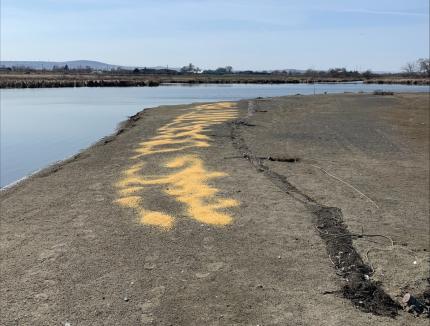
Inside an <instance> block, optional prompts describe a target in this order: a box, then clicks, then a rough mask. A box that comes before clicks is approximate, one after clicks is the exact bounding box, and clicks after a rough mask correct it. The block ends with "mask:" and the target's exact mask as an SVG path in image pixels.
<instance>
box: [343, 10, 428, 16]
mask: <svg viewBox="0 0 430 326" xmlns="http://www.w3.org/2000/svg"><path fill="white" fill-rule="evenodd" d="M337 12H345V13H357V14H369V15H383V16H387V15H388V16H414V17H429V14H428V13H421V12H407V11H385V10H367V9H342V10H337Z"/></svg>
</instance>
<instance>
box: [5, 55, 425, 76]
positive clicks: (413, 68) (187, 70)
mask: <svg viewBox="0 0 430 326" xmlns="http://www.w3.org/2000/svg"><path fill="white" fill-rule="evenodd" d="M0 71H16V72H24V73H31V72H40V71H53V72H59V73H65V74H67V73H114V74H121V75H130V74H134V75H190V74H204V75H260V76H261V75H279V76H291V77H306V78H307V79H317V78H345V79H371V78H375V77H381V76H405V77H427V78H429V77H430V60H429V59H424V58H421V59H418V60H416V61H413V62H408V63H406V64H405V65H404V66H403V67H402V72H401V73H374V72H372V71H371V70H366V71H361V72H360V71H357V70H347V69H346V68H330V69H328V70H315V69H307V70H304V71H303V70H295V69H286V70H272V71H265V70H263V71H254V70H234V69H233V67H232V66H225V67H219V68H216V69H206V70H202V69H200V68H199V67H197V66H195V65H194V64H192V63H190V64H188V65H186V66H183V67H182V68H180V69H169V68H168V67H166V68H161V69H158V68H157V69H156V68H146V67H145V68H134V69H127V68H123V67H115V68H112V69H110V70H108V69H93V68H91V67H90V66H86V67H78V68H75V67H73V68H70V67H69V66H68V65H64V66H53V67H52V68H51V69H48V68H42V69H34V68H31V67H23V66H14V67H1V66H0Z"/></svg>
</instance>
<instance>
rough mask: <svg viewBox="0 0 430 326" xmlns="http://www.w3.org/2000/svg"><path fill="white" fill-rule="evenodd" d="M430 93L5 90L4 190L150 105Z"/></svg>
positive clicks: (355, 88) (271, 88) (344, 88)
mask: <svg viewBox="0 0 430 326" xmlns="http://www.w3.org/2000/svg"><path fill="white" fill-rule="evenodd" d="M375 89H384V90H390V91H394V92H428V91H429V87H428V86H406V85H370V84H369V85H367V84H360V83H357V84H351V83H349V84H317V85H315V86H314V85H307V84H282V85H252V84H247V85H243V84H240V85H198V86H185V85H166V86H160V87H129V88H49V89H7V90H1V91H0V95H1V97H0V103H1V106H0V108H1V111H0V115H1V119H0V136H1V141H0V144H1V147H0V154H1V157H0V186H1V187H4V186H6V185H8V184H11V183H13V182H15V181H17V180H19V179H21V178H23V177H25V176H27V175H29V174H31V173H32V172H34V171H37V170H39V169H41V168H43V167H45V166H47V165H49V164H51V163H54V162H56V161H59V160H62V159H65V158H67V157H69V156H71V155H73V154H75V153H77V152H79V151H80V150H81V149H83V148H86V147H88V146H89V145H91V144H92V143H94V142H96V141H97V140H98V139H100V138H102V137H103V136H106V135H108V134H110V133H112V132H113V131H114V130H115V128H116V126H117V124H118V123H119V122H121V121H123V120H125V119H126V118H127V117H128V116H130V115H133V114H135V113H136V112H138V111H140V110H142V109H144V108H149V107H154V106H159V105H167V104H184V103H191V102H210V101H223V100H239V99H245V98H255V97H258V96H262V97H267V96H282V95H292V94H297V93H300V94H313V93H314V91H315V93H317V94H318V93H324V92H327V93H342V92H359V91H363V92H372V91H374V90H375Z"/></svg>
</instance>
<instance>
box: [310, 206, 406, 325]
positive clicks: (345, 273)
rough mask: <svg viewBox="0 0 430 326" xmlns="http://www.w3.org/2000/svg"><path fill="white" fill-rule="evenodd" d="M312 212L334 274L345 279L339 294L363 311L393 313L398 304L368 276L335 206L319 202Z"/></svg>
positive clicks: (394, 314)
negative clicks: (326, 205)
mask: <svg viewBox="0 0 430 326" xmlns="http://www.w3.org/2000/svg"><path fill="white" fill-rule="evenodd" d="M315 215H316V217H317V220H316V227H317V229H318V231H319V233H320V236H321V238H322V239H323V240H324V242H325V244H326V248H327V252H328V254H329V256H330V259H331V261H332V263H333V264H334V266H335V267H336V270H337V274H338V275H340V276H341V277H343V278H344V279H345V282H346V283H345V285H344V286H343V289H342V290H343V296H344V297H345V298H347V299H350V300H351V301H352V302H353V303H354V305H355V306H356V307H358V308H359V309H361V310H363V311H365V312H371V313H373V314H375V315H381V316H388V317H395V316H396V315H397V312H398V310H399V309H401V307H400V305H399V304H398V303H396V302H395V301H393V300H392V299H391V297H390V296H389V295H387V294H386V293H385V292H384V290H383V289H382V287H381V284H380V283H378V282H375V281H372V280H371V279H370V275H371V274H372V269H371V267H370V266H368V265H367V264H365V263H364V262H363V260H362V258H361V257H360V255H359V254H358V253H357V251H356V250H355V248H354V247H353V244H352V237H353V235H352V234H351V233H350V232H349V231H348V229H347V226H346V225H345V223H344V222H343V218H342V211H341V210H340V209H339V208H337V207H324V206H322V207H321V208H320V209H319V210H317V211H316V212H315Z"/></svg>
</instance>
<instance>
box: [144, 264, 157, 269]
mask: <svg viewBox="0 0 430 326" xmlns="http://www.w3.org/2000/svg"><path fill="white" fill-rule="evenodd" d="M143 268H145V269H154V268H155V264H153V263H146V264H145V265H143Z"/></svg>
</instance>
